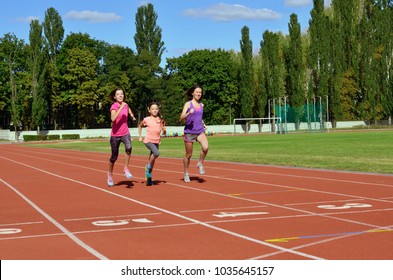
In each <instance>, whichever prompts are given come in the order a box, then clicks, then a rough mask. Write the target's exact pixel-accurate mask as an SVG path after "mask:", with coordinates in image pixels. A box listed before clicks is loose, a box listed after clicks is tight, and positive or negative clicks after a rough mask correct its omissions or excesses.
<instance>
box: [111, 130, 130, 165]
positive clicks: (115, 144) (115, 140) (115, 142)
mask: <svg viewBox="0 0 393 280" xmlns="http://www.w3.org/2000/svg"><path fill="white" fill-rule="evenodd" d="M121 142H123V143H124V146H125V148H126V154H127V155H130V154H131V151H132V143H131V135H130V134H126V135H123V136H111V138H110V139H109V143H110V144H111V150H112V155H111V157H110V159H109V161H110V162H111V163H115V162H116V160H117V158H118V156H119V147H120V143H121Z"/></svg>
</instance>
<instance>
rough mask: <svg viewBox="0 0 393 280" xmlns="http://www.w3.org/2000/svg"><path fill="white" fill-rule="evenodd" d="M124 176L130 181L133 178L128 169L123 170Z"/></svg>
mask: <svg viewBox="0 0 393 280" xmlns="http://www.w3.org/2000/svg"><path fill="white" fill-rule="evenodd" d="M124 176H126V178H127V179H131V178H132V177H133V176H132V174H131V172H130V170H128V169H124Z"/></svg>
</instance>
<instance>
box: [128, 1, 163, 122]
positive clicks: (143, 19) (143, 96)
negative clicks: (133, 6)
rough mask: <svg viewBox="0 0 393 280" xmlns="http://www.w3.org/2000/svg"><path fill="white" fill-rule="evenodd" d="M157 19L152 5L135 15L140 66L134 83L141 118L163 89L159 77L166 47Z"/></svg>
mask: <svg viewBox="0 0 393 280" xmlns="http://www.w3.org/2000/svg"><path fill="white" fill-rule="evenodd" d="M157 19H158V15H157V13H156V12H155V11H154V6H153V4H150V3H149V4H147V5H144V6H141V7H139V8H138V10H137V13H136V15H135V26H136V33H135V35H134V41H135V46H136V50H137V53H136V60H137V64H138V66H137V67H135V69H134V75H135V77H134V78H135V80H134V83H135V86H136V93H137V96H138V99H139V110H140V111H139V114H138V115H139V116H140V113H141V111H145V110H146V108H147V106H148V103H149V102H150V101H153V99H155V98H156V97H157V94H158V91H160V88H162V87H161V84H160V80H159V79H158V77H159V76H160V75H161V74H162V69H161V67H160V63H161V57H162V54H163V52H164V51H165V47H164V42H163V41H162V40H161V38H162V35H161V33H162V31H161V28H160V27H159V26H158V25H157Z"/></svg>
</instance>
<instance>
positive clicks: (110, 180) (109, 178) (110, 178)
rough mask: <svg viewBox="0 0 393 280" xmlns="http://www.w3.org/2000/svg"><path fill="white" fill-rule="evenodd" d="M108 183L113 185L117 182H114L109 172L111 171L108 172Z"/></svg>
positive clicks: (109, 185)
mask: <svg viewBox="0 0 393 280" xmlns="http://www.w3.org/2000/svg"><path fill="white" fill-rule="evenodd" d="M106 182H107V183H108V187H113V186H114V185H115V184H114V183H113V178H112V176H111V175H110V174H109V172H108V178H107V181H106Z"/></svg>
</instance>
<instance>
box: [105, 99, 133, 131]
mask: <svg viewBox="0 0 393 280" xmlns="http://www.w3.org/2000/svg"><path fill="white" fill-rule="evenodd" d="M120 106H121V105H120V104H119V103H118V102H115V103H113V104H112V106H111V109H110V112H111V113H112V111H113V110H115V111H116V112H117V111H118V110H119V108H120ZM127 134H130V130H129V129H128V105H126V106H124V107H123V109H122V110H121V112H120V113H119V115H118V116H117V118H116V120H115V121H114V122H112V130H111V136H116V137H121V136H124V135H127Z"/></svg>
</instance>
